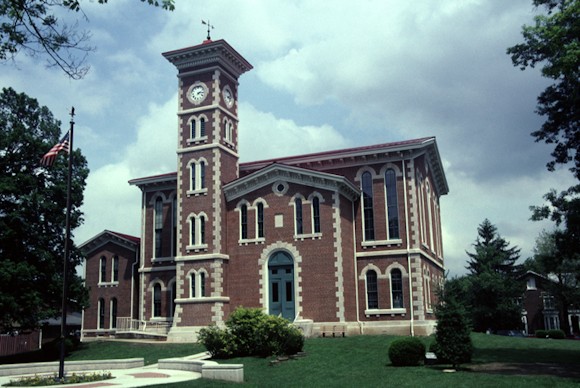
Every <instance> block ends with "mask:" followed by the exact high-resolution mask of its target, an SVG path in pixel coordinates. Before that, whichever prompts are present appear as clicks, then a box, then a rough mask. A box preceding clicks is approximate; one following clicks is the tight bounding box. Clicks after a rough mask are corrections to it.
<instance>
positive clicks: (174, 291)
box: [169, 282, 177, 316]
mask: <svg viewBox="0 0 580 388" xmlns="http://www.w3.org/2000/svg"><path fill="white" fill-rule="evenodd" d="M176 298H177V282H173V284H172V285H171V296H170V299H169V306H171V316H174V315H175V299H176Z"/></svg>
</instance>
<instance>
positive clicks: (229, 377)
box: [158, 352, 244, 383]
mask: <svg viewBox="0 0 580 388" xmlns="http://www.w3.org/2000/svg"><path fill="white" fill-rule="evenodd" d="M209 357H211V356H210V355H209V353H207V352H205V353H200V354H197V355H195V356H191V357H182V358H165V359H162V360H159V362H158V367H159V369H170V370H183V371H188V372H197V373H201V377H202V378H204V379H211V380H224V381H231V382H234V383H243V382H244V365H243V364H218V363H217V362H215V361H210V360H207V358H209Z"/></svg>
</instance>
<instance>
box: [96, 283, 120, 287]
mask: <svg viewBox="0 0 580 388" xmlns="http://www.w3.org/2000/svg"><path fill="white" fill-rule="evenodd" d="M97 286H99V287H119V282H99V283H98V284H97Z"/></svg>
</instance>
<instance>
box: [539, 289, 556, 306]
mask: <svg viewBox="0 0 580 388" xmlns="http://www.w3.org/2000/svg"><path fill="white" fill-rule="evenodd" d="M542 301H543V302H544V310H554V309H555V308H556V303H555V302H554V297H553V296H552V295H550V294H548V293H547V292H542Z"/></svg>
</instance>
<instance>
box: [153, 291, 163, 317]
mask: <svg viewBox="0 0 580 388" xmlns="http://www.w3.org/2000/svg"><path fill="white" fill-rule="evenodd" d="M153 316H154V317H160V316H161V284H159V283H157V284H155V286H153Z"/></svg>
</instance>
